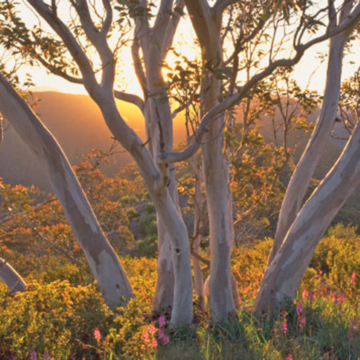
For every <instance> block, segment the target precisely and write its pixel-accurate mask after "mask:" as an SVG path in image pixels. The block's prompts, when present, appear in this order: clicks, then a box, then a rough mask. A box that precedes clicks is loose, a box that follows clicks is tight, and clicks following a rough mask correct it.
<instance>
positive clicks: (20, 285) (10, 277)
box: [0, 258, 26, 294]
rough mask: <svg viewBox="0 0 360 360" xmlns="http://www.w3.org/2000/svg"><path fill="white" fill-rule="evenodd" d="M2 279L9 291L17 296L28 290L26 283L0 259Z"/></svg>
mask: <svg viewBox="0 0 360 360" xmlns="http://www.w3.org/2000/svg"><path fill="white" fill-rule="evenodd" d="M0 279H1V280H2V281H3V282H4V283H5V284H6V285H7V287H8V288H9V290H10V291H11V292H12V293H13V294H16V293H17V292H24V291H25V290H26V283H25V281H24V280H23V278H22V277H21V276H20V275H19V274H18V273H17V272H16V270H14V268H13V267H12V266H11V265H10V264H9V263H7V262H6V261H5V260H4V259H1V258H0Z"/></svg>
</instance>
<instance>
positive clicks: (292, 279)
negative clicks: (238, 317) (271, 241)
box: [254, 124, 360, 312]
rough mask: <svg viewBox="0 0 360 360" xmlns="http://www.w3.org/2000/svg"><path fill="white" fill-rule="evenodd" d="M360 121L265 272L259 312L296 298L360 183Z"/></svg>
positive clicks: (256, 309) (257, 306) (256, 305)
mask: <svg viewBox="0 0 360 360" xmlns="http://www.w3.org/2000/svg"><path fill="white" fill-rule="evenodd" d="M359 154H360V124H358V125H357V126H356V129H355V131H354V133H353V135H352V137H351V138H350V139H349V141H348V143H347V146H346V148H345V149H344V151H343V153H342V154H341V156H340V158H339V159H338V161H337V162H336V164H335V165H334V167H333V168H332V169H331V170H330V172H329V173H328V174H327V176H326V177H325V179H324V180H323V181H322V182H321V183H320V185H319V186H318V188H317V189H316V190H315V192H314V193H313V195H312V196H311V197H310V199H309V200H308V201H307V202H306V203H305V205H304V207H303V208H302V209H301V211H300V212H299V214H298V216H297V217H296V219H295V221H294V223H293V224H292V226H291V228H290V230H289V232H288V234H287V235H286V238H285V240H284V243H283V245H282V246H281V248H280V250H279V251H278V252H277V254H276V256H275V257H274V259H273V261H272V262H271V264H270V265H269V267H268V268H267V270H266V272H265V276H264V279H263V281H262V283H261V287H260V291H259V293H258V296H257V298H256V301H255V304H254V311H255V312H268V311H272V310H274V309H276V308H277V307H278V306H279V303H280V302H281V301H282V300H284V299H285V298H290V299H291V300H293V299H294V297H295V294H296V291H297V289H298V288H299V285H300V282H301V279H302V277H303V275H304V272H305V270H306V268H307V267H308V265H309V263H310V260H311V258H312V256H313V253H314V251H315V248H316V246H317V244H318V243H319V241H320V239H321V237H322V236H323V235H324V233H325V231H326V229H327V228H328V226H329V225H330V223H331V221H332V220H333V218H334V217H335V216H336V214H337V213H338V211H339V210H340V209H341V207H342V206H343V204H344V203H345V201H346V200H347V199H348V198H349V196H350V195H351V194H352V193H353V191H354V190H355V188H356V187H357V186H358V185H359V184H360V156H359Z"/></svg>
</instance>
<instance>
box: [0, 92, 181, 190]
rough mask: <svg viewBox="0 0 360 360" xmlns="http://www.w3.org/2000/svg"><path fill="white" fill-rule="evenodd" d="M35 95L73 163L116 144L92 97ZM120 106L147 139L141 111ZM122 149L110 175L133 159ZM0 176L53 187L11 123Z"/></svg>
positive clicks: (178, 128) (0, 153)
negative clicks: (92, 150)
mask: <svg viewBox="0 0 360 360" xmlns="http://www.w3.org/2000/svg"><path fill="white" fill-rule="evenodd" d="M34 95H35V96H36V97H37V98H38V99H40V102H39V107H38V108H37V109H36V112H37V113H38V114H39V116H40V118H41V120H42V121H43V123H44V124H45V125H46V126H47V127H48V128H49V130H50V131H51V132H52V133H53V134H54V136H55V137H56V138H57V140H58V141H59V143H60V145H61V146H62V148H63V150H64V151H65V153H66V155H67V156H68V158H69V160H70V162H71V163H72V164H73V165H74V164H78V163H79V162H80V161H81V159H82V158H83V157H84V156H85V155H86V154H87V153H89V151H90V150H91V149H93V148H98V149H102V150H107V149H109V148H110V146H111V144H112V143H113V140H112V139H111V133H110V131H109V130H108V128H107V126H106V124H105V122H104V120H103V118H102V116H101V113H100V110H99V109H98V107H97V106H96V104H95V103H94V102H93V101H92V100H91V99H90V97H89V96H85V95H72V94H64V93H59V92H50V91H49V92H39V93H35V94H34ZM118 106H119V109H120V110H121V114H122V115H123V117H124V118H125V120H126V121H127V122H128V123H129V125H130V126H131V127H132V128H133V129H134V130H135V131H136V132H137V133H138V135H139V136H140V137H141V139H143V140H145V139H146V134H145V125H144V120H143V118H142V114H141V113H140V111H139V110H138V109H137V108H136V107H135V106H132V105H129V104H127V103H124V102H120V101H119V102H118ZM174 130H175V131H174V133H175V142H178V141H180V140H183V139H185V128H184V125H182V124H181V120H179V121H175V123H174ZM118 149H119V153H117V154H115V155H113V156H112V157H111V159H110V163H109V164H106V165H104V166H103V168H102V170H104V171H105V172H106V173H108V174H110V175H111V174H114V173H117V172H118V171H119V168H120V167H121V166H124V165H125V164H127V163H129V162H131V161H132V159H131V157H130V155H129V154H128V153H127V152H124V151H123V149H121V148H120V147H119V148H118ZM0 177H2V178H3V179H4V181H5V182H6V183H10V184H18V183H20V184H23V185H26V186H30V185H36V186H38V187H40V188H41V189H43V190H45V191H49V190H50V189H51V188H50V184H49V181H48V179H47V178H46V177H45V176H44V173H43V171H42V168H41V164H39V162H38V161H37V160H36V159H35V157H34V156H33V154H32V153H31V152H30V151H29V149H28V148H27V146H26V145H25V144H24V143H23V142H22V140H21V139H20V138H19V137H18V136H17V134H16V133H15V131H14V129H13V128H12V127H11V126H9V127H8V128H7V130H6V131H5V139H4V143H3V146H2V147H1V148H0Z"/></svg>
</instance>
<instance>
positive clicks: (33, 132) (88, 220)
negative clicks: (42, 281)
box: [0, 74, 132, 307]
mask: <svg viewBox="0 0 360 360" xmlns="http://www.w3.org/2000/svg"><path fill="white" fill-rule="evenodd" d="M0 94H1V99H0V110H1V113H2V114H3V115H4V116H5V117H6V119H7V120H8V121H9V122H10V123H11V125H12V126H13V127H14V129H15V130H16V132H17V133H18V134H19V136H20V137H21V138H22V139H23V140H24V142H25V143H26V144H27V145H28V146H29V148H30V149H31V151H33V152H34V153H35V155H36V156H37V157H38V158H39V160H40V161H41V163H42V164H43V166H44V170H45V172H46V174H47V175H48V176H49V178H50V182H51V184H52V186H53V188H54V191H55V193H56V195H57V197H58V199H59V201H60V202H61V204H62V206H63V209H64V212H65V214H66V216H67V218H68V221H69V223H70V225H71V227H72V229H73V232H74V234H75V236H76V238H77V239H78V241H79V244H80V246H81V247H82V249H83V251H84V253H85V255H86V258H87V260H88V263H89V266H90V268H91V270H92V272H93V274H94V276H95V278H96V279H97V281H98V284H99V287H100V289H101V291H102V292H103V294H104V298H105V301H106V303H107V304H108V305H109V306H111V307H115V306H116V305H118V304H119V302H120V300H121V298H122V301H123V302H124V303H125V304H126V303H127V301H128V300H129V299H130V298H131V297H132V289H131V286H130V283H129V281H128V279H127V276H126V273H125V271H124V269H123V268H122V266H121V264H120V262H119V259H118V257H117V255H116V254H115V252H114V250H113V248H112V247H111V245H110V243H109V241H108V240H107V238H106V237H105V235H104V233H103V231H102V229H101V228H100V225H99V223H98V221H97V219H96V217H95V215H94V213H93V211H92V209H91V206H90V204H89V202H88V200H87V198H86V196H85V194H84V192H83V190H82V188H81V186H80V184H79V182H78V180H77V178H76V175H75V174H74V171H73V170H72V168H71V165H70V163H69V161H68V160H67V158H66V156H65V154H64V153H63V151H62V149H61V147H60V145H59V144H58V143H57V141H56V140H55V138H54V137H53V136H52V134H51V133H50V132H49V130H48V129H47V128H46V127H45V126H44V125H43V124H42V123H41V121H40V120H39V119H38V118H37V116H36V115H35V114H34V113H33V111H32V110H31V108H30V107H29V106H28V105H27V104H26V102H25V101H24V100H23V99H22V98H21V96H20V95H19V94H18V93H17V92H16V91H15V90H14V89H13V88H12V86H11V85H10V83H9V82H8V81H7V80H6V78H5V77H4V76H3V75H1V74H0ZM7 268H8V267H7ZM5 269H6V268H5ZM8 269H9V268H8ZM13 274H16V273H14V272H13Z"/></svg>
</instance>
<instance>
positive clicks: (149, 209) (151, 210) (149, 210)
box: [145, 202, 156, 214]
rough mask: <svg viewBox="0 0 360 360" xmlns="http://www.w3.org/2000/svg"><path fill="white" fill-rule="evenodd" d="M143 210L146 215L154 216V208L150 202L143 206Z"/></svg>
mask: <svg viewBox="0 0 360 360" xmlns="http://www.w3.org/2000/svg"><path fill="white" fill-rule="evenodd" d="M145 210H146V212H147V213H148V214H156V209H155V206H154V204H153V203H152V202H148V203H147V204H146V206H145Z"/></svg>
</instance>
